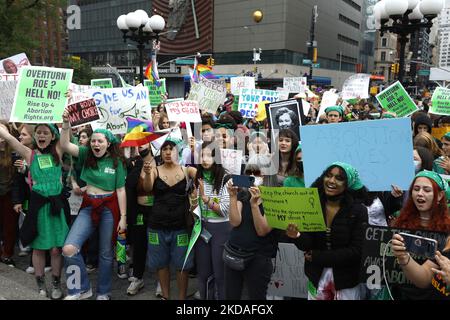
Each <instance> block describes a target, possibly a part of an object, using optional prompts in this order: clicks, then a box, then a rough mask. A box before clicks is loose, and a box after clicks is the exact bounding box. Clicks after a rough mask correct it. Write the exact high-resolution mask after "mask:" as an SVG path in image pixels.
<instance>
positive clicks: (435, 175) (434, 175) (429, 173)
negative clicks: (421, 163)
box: [415, 170, 448, 191]
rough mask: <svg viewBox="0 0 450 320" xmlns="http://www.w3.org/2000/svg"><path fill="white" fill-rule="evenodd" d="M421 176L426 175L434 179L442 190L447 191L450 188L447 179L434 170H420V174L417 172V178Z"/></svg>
mask: <svg viewBox="0 0 450 320" xmlns="http://www.w3.org/2000/svg"><path fill="white" fill-rule="evenodd" d="M419 177H425V178H428V179H431V180H433V181H434V182H436V184H437V185H438V186H439V188H440V189H441V190H442V191H447V189H448V183H447V181H445V180H444V179H443V178H442V177H441V176H440V175H439V174H438V173H436V172H434V171H428V170H423V171H420V172H419V173H418V174H416V177H415V179H417V178H419Z"/></svg>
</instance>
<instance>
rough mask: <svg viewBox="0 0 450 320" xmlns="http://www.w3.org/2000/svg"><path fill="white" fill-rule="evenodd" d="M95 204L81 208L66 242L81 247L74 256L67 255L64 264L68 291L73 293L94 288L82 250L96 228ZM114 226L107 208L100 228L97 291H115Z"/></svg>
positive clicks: (99, 292)
mask: <svg viewBox="0 0 450 320" xmlns="http://www.w3.org/2000/svg"><path fill="white" fill-rule="evenodd" d="M91 210H92V207H85V208H83V209H81V210H80V213H79V214H78V216H77V218H76V219H75V221H74V223H73V225H72V228H71V229H70V231H69V235H68V236H67V238H66V241H65V243H64V245H65V246H66V245H73V246H75V247H77V248H78V252H77V253H76V254H75V255H73V256H71V257H68V256H64V267H65V272H66V279H67V292H68V294H69V295H73V294H77V293H80V292H84V291H87V290H89V289H90V287H91V285H90V282H89V277H88V273H87V271H86V265H85V262H84V260H83V256H82V255H81V253H80V250H81V248H82V247H83V244H84V243H85V242H86V241H87V240H88V239H89V237H90V236H91V234H92V233H93V232H94V230H95V227H94V224H93V222H92V218H91ZM113 228H114V219H113V215H112V213H111V211H110V210H109V209H108V208H106V207H105V208H103V211H102V213H101V215H100V223H99V226H98V229H99V253H98V254H99V260H98V261H99V263H98V282H97V294H98V295H106V294H111V283H112V269H113V259H114V255H113V248H112V242H111V236H112V232H113Z"/></svg>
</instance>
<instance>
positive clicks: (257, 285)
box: [225, 254, 273, 300]
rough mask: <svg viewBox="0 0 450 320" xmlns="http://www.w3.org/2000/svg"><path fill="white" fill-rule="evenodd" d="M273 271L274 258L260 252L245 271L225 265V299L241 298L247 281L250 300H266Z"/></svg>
mask: <svg viewBox="0 0 450 320" xmlns="http://www.w3.org/2000/svg"><path fill="white" fill-rule="evenodd" d="M272 271H273V265H272V259H271V258H269V257H266V256H263V255H259V254H257V255H256V256H255V257H254V258H253V259H252V261H251V262H250V264H249V265H248V267H247V268H246V269H245V270H243V271H236V270H233V269H230V268H229V267H228V266H226V265H225V299H226V300H241V298H242V289H243V287H244V283H245V284H246V287H247V290H248V298H249V300H266V293H267V286H268V284H269V282H270V277H271V276H272Z"/></svg>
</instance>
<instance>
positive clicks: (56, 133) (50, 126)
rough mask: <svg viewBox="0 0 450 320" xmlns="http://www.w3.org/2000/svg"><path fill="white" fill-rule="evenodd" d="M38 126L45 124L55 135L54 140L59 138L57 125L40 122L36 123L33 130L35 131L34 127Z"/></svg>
mask: <svg viewBox="0 0 450 320" xmlns="http://www.w3.org/2000/svg"><path fill="white" fill-rule="evenodd" d="M39 126H46V127H47V128H49V129H50V131H51V132H52V134H54V135H55V138H56V140H59V136H60V135H59V130H58V127H57V126H55V125H54V124H51V123H40V124H37V125H36V127H35V129H34V130H35V131H36V128H37V127H39Z"/></svg>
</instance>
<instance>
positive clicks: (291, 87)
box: [283, 77, 308, 93]
mask: <svg viewBox="0 0 450 320" xmlns="http://www.w3.org/2000/svg"><path fill="white" fill-rule="evenodd" d="M307 82H308V81H307V78H306V77H284V78H283V88H284V89H285V90H287V91H289V92H291V93H304V92H305V91H306V86H307Z"/></svg>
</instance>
